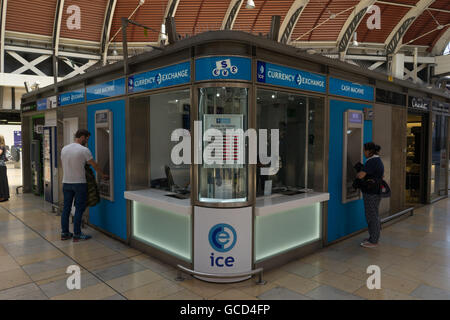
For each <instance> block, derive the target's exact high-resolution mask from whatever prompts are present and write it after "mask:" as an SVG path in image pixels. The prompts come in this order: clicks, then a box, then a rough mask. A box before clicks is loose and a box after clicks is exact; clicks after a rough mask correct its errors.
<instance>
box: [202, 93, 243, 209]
mask: <svg viewBox="0 0 450 320" xmlns="http://www.w3.org/2000/svg"><path fill="white" fill-rule="evenodd" d="M248 91H249V89H248V88H242V87H208V88H199V89H198V107H199V109H198V112H199V114H198V119H199V121H202V133H201V134H200V136H201V138H203V139H202V142H201V144H202V150H203V152H202V153H203V154H202V156H203V161H202V164H199V165H198V200H199V201H200V202H203V203H242V202H247V201H248V198H249V197H248V165H247V161H246V158H247V155H246V148H245V141H244V135H243V133H244V132H245V131H246V130H247V127H248V125H247V122H248Z"/></svg>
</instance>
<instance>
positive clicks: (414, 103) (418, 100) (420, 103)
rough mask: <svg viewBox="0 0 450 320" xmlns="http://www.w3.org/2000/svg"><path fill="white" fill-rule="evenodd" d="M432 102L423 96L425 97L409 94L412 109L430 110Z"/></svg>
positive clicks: (409, 105)
mask: <svg viewBox="0 0 450 320" xmlns="http://www.w3.org/2000/svg"><path fill="white" fill-rule="evenodd" d="M430 104H431V99H428V98H423V97H413V96H409V102H408V107H409V108H411V109H416V110H422V111H429V110H430Z"/></svg>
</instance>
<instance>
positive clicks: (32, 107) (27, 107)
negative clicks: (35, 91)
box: [22, 104, 36, 112]
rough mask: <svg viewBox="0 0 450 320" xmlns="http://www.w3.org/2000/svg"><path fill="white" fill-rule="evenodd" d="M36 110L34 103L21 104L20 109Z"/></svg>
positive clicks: (24, 110)
mask: <svg viewBox="0 0 450 320" xmlns="http://www.w3.org/2000/svg"><path fill="white" fill-rule="evenodd" d="M33 110H36V105H35V104H31V105H29V106H23V107H22V111H23V112H26V111H33Z"/></svg>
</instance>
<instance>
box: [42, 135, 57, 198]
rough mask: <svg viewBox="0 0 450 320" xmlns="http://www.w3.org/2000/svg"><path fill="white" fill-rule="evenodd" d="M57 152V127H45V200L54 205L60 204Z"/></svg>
mask: <svg viewBox="0 0 450 320" xmlns="http://www.w3.org/2000/svg"><path fill="white" fill-rule="evenodd" d="M56 150H57V144H56V127H44V135H43V162H44V163H43V165H44V199H45V201H47V202H50V203H52V204H56V203H58V157H57V152H56Z"/></svg>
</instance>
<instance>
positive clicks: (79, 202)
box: [61, 129, 107, 241]
mask: <svg viewBox="0 0 450 320" xmlns="http://www.w3.org/2000/svg"><path fill="white" fill-rule="evenodd" d="M90 136H91V134H90V132H89V131H87V130H86V129H80V130H78V131H77V132H76V133H75V141H74V142H73V143H71V144H69V145H67V146H65V147H64V148H62V150H61V163H62V168H63V193H64V209H63V212H62V215H61V228H62V232H61V240H68V239H70V238H72V237H73V241H79V240H88V239H90V238H91V236H90V235H87V234H84V233H82V232H81V218H82V216H83V213H84V210H85V209H86V204H87V192H88V188H87V182H86V171H85V168H84V166H85V164H86V163H89V164H90V165H91V166H92V167H93V168H94V169H95V171H97V173H98V174H100V176H101V177H102V179H106V178H107V175H105V174H104V173H103V172H102V170H101V169H100V167H99V166H98V164H97V163H96V162H95V161H94V160H93V157H92V153H91V151H90V150H89V149H88V148H87V147H86V145H87V143H88V141H89V137H90ZM74 199H75V217H74V222H73V234H72V233H71V232H69V216H70V211H71V209H72V202H73V200H74Z"/></svg>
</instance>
